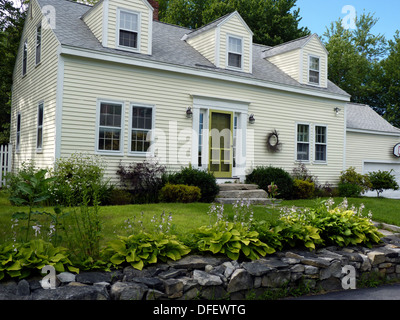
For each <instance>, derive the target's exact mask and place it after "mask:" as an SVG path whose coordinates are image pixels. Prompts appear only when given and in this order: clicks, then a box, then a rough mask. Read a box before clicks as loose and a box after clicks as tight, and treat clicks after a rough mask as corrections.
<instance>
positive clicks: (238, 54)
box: [228, 36, 243, 69]
mask: <svg viewBox="0 0 400 320" xmlns="http://www.w3.org/2000/svg"><path fill="white" fill-rule="evenodd" d="M242 66H243V41H242V39H241V38H238V37H234V36H228V67H229V68H234V69H242Z"/></svg>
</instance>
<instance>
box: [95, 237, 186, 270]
mask: <svg viewBox="0 0 400 320" xmlns="http://www.w3.org/2000/svg"><path fill="white" fill-rule="evenodd" d="M189 252H190V249H189V248H188V247H187V246H185V245H184V244H183V243H182V242H180V241H179V240H177V239H176V237H175V236H170V235H166V234H163V233H160V234H149V233H145V232H139V233H136V234H133V235H130V236H129V237H122V236H119V237H118V239H117V240H114V241H111V242H109V243H108V246H107V247H106V248H105V249H104V250H103V258H104V260H105V261H109V262H110V263H109V265H110V266H112V267H119V266H121V265H130V266H132V267H133V268H135V269H138V270H142V269H143V267H145V266H147V265H149V264H154V263H157V262H158V260H161V261H163V262H166V261H167V260H168V259H171V260H179V259H181V258H182V256H184V255H187V254H188V253H189Z"/></svg>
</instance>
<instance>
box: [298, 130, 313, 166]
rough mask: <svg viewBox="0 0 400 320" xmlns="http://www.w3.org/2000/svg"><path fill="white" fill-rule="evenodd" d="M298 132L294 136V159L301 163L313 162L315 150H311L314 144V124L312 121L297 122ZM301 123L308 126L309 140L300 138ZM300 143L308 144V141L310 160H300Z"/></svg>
mask: <svg viewBox="0 0 400 320" xmlns="http://www.w3.org/2000/svg"><path fill="white" fill-rule="evenodd" d="M295 125H296V134H295V137H294V141H295V146H294V160H295V162H300V163H311V153H312V152H313V151H312V150H311V145H312V143H311V142H312V139H311V138H312V131H311V130H312V127H313V126H312V125H311V123H307V122H296V124H295ZM299 125H304V126H308V142H301V141H299V140H298V134H299ZM299 143H303V144H306V143H308V160H299V159H298V148H297V147H298V144H299Z"/></svg>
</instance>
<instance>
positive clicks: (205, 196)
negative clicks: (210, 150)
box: [164, 166, 219, 203]
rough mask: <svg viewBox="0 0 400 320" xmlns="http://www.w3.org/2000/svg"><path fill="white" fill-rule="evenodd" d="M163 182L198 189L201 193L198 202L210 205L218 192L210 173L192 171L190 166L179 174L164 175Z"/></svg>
mask: <svg viewBox="0 0 400 320" xmlns="http://www.w3.org/2000/svg"><path fill="white" fill-rule="evenodd" d="M164 182H165V183H170V184H184V185H187V186H195V187H199V188H200V191H201V198H200V200H199V202H208V203H211V202H213V201H214V200H215V197H216V196H217V195H218V192H219V187H218V185H217V181H216V179H215V177H214V176H213V175H212V174H211V173H208V172H205V171H201V170H197V169H193V168H192V167H191V166H190V167H188V168H183V169H182V170H181V171H180V172H177V173H172V174H169V175H164Z"/></svg>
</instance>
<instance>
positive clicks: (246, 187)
mask: <svg viewBox="0 0 400 320" xmlns="http://www.w3.org/2000/svg"><path fill="white" fill-rule="evenodd" d="M256 189H258V186H257V185H255V184H242V183H224V184H220V185H219V190H220V191H229V190H256Z"/></svg>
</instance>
